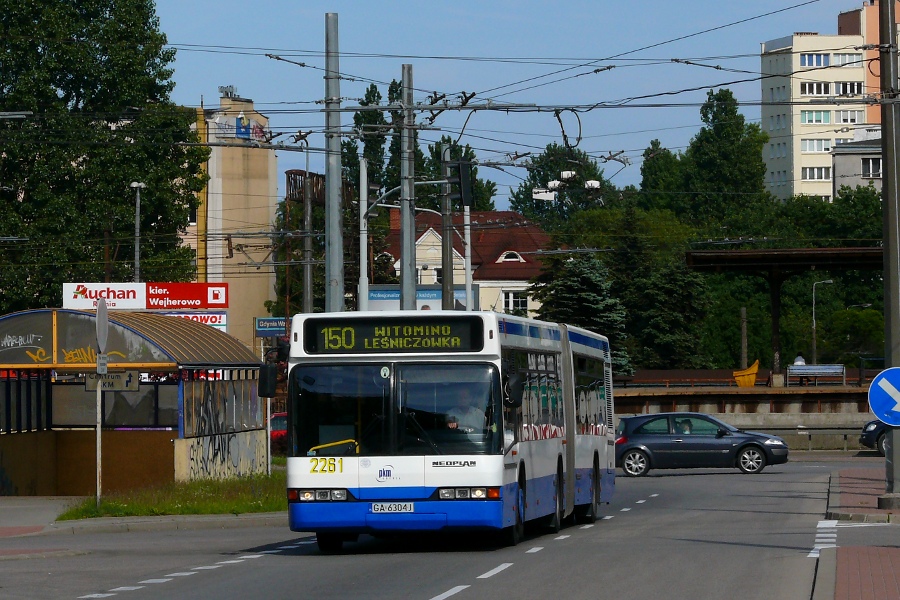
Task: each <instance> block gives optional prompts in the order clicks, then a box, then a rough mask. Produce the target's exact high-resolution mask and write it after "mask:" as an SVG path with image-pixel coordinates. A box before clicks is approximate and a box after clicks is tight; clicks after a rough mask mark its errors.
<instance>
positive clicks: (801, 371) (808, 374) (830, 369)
mask: <svg viewBox="0 0 900 600" xmlns="http://www.w3.org/2000/svg"><path fill="white" fill-rule="evenodd" d="M791 377H794V378H796V379H797V381H798V382H800V381H802V380H804V379H807V380H809V379H812V380H813V384H814V385H819V378H820V377H830V378H837V377H840V378H841V384H842V385H847V370H846V369H845V368H844V365H788V367H787V377H785V382H784V384H785V385H786V386H790V385H791Z"/></svg>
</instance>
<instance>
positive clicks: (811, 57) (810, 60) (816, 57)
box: [800, 54, 828, 67]
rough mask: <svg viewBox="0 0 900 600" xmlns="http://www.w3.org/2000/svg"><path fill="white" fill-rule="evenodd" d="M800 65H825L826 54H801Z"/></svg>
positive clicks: (826, 61)
mask: <svg viewBox="0 0 900 600" xmlns="http://www.w3.org/2000/svg"><path fill="white" fill-rule="evenodd" d="M800 66H801V67H827V66H828V54H801V55H800Z"/></svg>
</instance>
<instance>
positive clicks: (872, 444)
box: [859, 419, 896, 456]
mask: <svg viewBox="0 0 900 600" xmlns="http://www.w3.org/2000/svg"><path fill="white" fill-rule="evenodd" d="M887 429H888V425H887V423H885V422H884V421H880V420H878V419H875V420H874V421H869V422H868V423H866V424H865V425H864V426H863V428H862V433H861V434H860V435H859V443H860V444H861V445H863V446H865V447H866V448H871V449H872V450H878V454H880V455H882V456H884V443H885V442H884V437H885V434H886V433H887ZM895 439H896V438H895Z"/></svg>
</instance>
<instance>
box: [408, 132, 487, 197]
mask: <svg viewBox="0 0 900 600" xmlns="http://www.w3.org/2000/svg"><path fill="white" fill-rule="evenodd" d="M443 145H447V146H450V160H462V161H466V162H469V163H472V196H473V206H472V210H489V211H492V210H496V209H495V208H494V200H493V198H494V196H496V195H497V184H496V183H494V182H493V181H489V180H487V179H479V178H478V167H477V166H476V165H477V159H476V157H475V151H474V150H472V147H471V146H469V145H468V144H466V145H465V146H459V145H457V144H454V143H453V140H452V139H451V138H450V136H448V135H445V136H441V141H439V142H438V143H436V144H429V145H428V155H427V157H426V159H425V172H424V173H423V177H425V178H426V179H427V180H429V181H437V180H440V179H443V175H442V173H441V146H443ZM454 175H455V173H451V176H454ZM417 190H423V191H422V192H421V193H420V192H419V191H416V206H419V207H423V208H430V209H431V210H436V211H438V212H440V210H441V197H440V187H439V186H421V187H419V188H417ZM458 191H459V190H458V189H454V190H453V193H457V192H458ZM452 210H454V211H462V207H461V206H453V207H452Z"/></svg>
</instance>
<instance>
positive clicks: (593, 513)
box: [575, 463, 600, 523]
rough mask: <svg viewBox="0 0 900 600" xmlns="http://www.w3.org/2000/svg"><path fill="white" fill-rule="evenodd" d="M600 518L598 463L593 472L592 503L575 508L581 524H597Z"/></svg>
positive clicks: (595, 464) (577, 518) (576, 516)
mask: <svg viewBox="0 0 900 600" xmlns="http://www.w3.org/2000/svg"><path fill="white" fill-rule="evenodd" d="M599 518H600V469H599V466H598V465H597V463H594V468H593V469H592V471H591V501H590V503H588V504H585V505H582V506H576V507H575V519H576V520H577V521H578V522H579V523H595V522H596V521H597V519H599Z"/></svg>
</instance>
